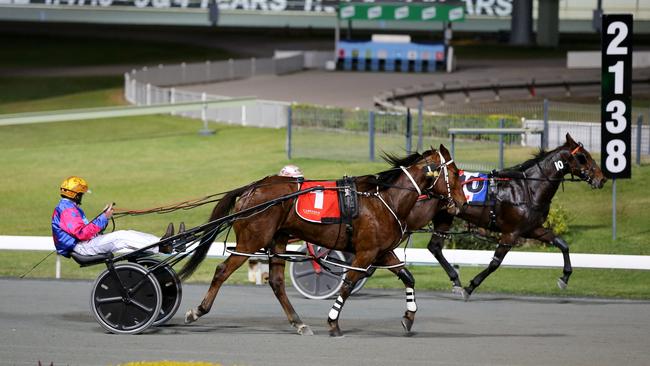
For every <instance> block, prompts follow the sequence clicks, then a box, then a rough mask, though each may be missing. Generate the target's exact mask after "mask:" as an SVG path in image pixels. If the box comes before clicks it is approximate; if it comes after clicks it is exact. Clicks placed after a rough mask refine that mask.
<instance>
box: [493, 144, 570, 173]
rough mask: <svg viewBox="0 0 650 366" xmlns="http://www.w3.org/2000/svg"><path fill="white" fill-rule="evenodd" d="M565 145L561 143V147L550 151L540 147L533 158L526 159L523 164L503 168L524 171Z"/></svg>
mask: <svg viewBox="0 0 650 366" xmlns="http://www.w3.org/2000/svg"><path fill="white" fill-rule="evenodd" d="M563 146H564V145H561V146H559V147H557V148H555V149H553V150H549V151H547V150H544V149H543V148H540V149H539V150H538V151H537V152H535V153H534V154H533V158H532V159H529V160H526V161H524V162H523V163H521V164H517V165H514V166H511V167H509V168H505V169H503V170H504V171H505V170H510V171H516V172H524V171H526V170H527V169H528V168H530V167H533V166H535V165H537V164H538V163H539V162H540V161H542V160H544V159H545V158H546V157H547V156H548V155H550V154H552V153H555V152H556V151H557V150H558V149H560V148H561V147H563Z"/></svg>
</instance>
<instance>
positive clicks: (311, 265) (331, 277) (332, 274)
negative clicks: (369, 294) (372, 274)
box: [289, 245, 365, 300]
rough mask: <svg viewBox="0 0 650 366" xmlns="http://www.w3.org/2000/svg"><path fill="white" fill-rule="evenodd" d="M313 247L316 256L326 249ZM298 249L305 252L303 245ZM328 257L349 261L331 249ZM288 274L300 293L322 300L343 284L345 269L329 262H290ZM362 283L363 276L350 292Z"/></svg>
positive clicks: (334, 293)
mask: <svg viewBox="0 0 650 366" xmlns="http://www.w3.org/2000/svg"><path fill="white" fill-rule="evenodd" d="M313 248H314V254H315V255H316V256H318V255H322V254H323V252H324V251H326V250H327V249H325V248H322V247H319V246H317V245H313ZM298 250H299V251H301V252H307V247H306V246H305V245H303V246H301V247H300V249H298ZM329 257H330V258H335V259H338V260H340V261H345V262H347V263H350V261H348V258H346V256H344V255H343V253H341V252H339V251H335V250H333V251H331V252H330V253H329ZM323 267H325V268H323ZM289 275H290V276H291V282H292V283H293V286H294V287H295V288H296V290H298V292H299V293H300V294H301V295H303V296H304V297H306V298H308V299H314V300H322V299H327V298H330V297H333V296H334V295H336V294H337V293H338V292H339V290H340V289H341V286H343V278H344V276H345V269H343V268H340V267H337V266H334V265H330V264H318V263H316V262H315V261H304V262H291V263H290V264H289ZM363 283H365V278H364V279H363V280H360V281H359V282H357V286H355V288H354V289H353V290H352V293H355V292H356V291H358V290H359V289H360V288H361V287H362V286H363ZM359 285H360V286H359Z"/></svg>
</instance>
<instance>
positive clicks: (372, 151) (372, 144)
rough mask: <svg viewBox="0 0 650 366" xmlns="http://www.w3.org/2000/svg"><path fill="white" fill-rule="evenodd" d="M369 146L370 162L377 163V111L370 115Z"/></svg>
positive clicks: (371, 112)
mask: <svg viewBox="0 0 650 366" xmlns="http://www.w3.org/2000/svg"><path fill="white" fill-rule="evenodd" d="M368 118H369V121H368V146H369V148H370V155H369V157H370V161H375V111H370V114H369V115H368Z"/></svg>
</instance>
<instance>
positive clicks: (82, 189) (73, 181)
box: [61, 175, 90, 199]
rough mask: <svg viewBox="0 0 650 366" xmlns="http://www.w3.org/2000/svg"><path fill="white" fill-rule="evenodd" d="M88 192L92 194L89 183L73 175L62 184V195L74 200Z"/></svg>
mask: <svg viewBox="0 0 650 366" xmlns="http://www.w3.org/2000/svg"><path fill="white" fill-rule="evenodd" d="M86 192H90V191H89V190H88V183H87V182H86V180H85V179H83V178H81V177H77V176H74V175H73V176H71V177H68V178H66V179H65V180H64V181H63V183H61V195H62V196H65V197H68V198H70V199H74V198H75V197H77V195H78V194H79V193H86Z"/></svg>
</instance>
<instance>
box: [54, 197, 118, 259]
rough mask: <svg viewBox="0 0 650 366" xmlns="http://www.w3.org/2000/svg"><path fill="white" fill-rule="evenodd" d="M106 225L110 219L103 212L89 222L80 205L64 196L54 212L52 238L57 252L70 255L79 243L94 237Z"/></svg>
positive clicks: (65, 255) (66, 255)
mask: <svg viewBox="0 0 650 366" xmlns="http://www.w3.org/2000/svg"><path fill="white" fill-rule="evenodd" d="M106 225H108V219H107V218H106V215H104V214H103V213H102V214H101V215H99V216H97V218H96V219H94V220H93V221H92V222H88V219H86V214H84V212H83V210H82V209H81V207H79V205H77V204H76V203H74V201H72V200H69V199H67V198H62V199H61V201H59V204H58V205H57V206H56V208H55V209H54V212H53V213H52V238H53V239H54V246H55V247H56V252H57V253H58V254H60V255H62V256H64V257H69V256H70V252H72V250H73V249H74V247H75V245H77V243H79V242H80V241H85V240H90V239H92V238H94V237H95V236H97V234H99V232H100V231H102V230H103V229H104V228H105V227H106Z"/></svg>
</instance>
